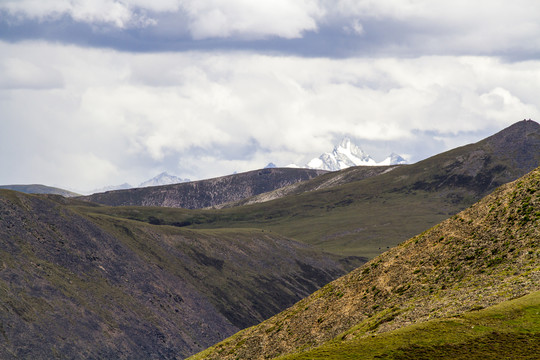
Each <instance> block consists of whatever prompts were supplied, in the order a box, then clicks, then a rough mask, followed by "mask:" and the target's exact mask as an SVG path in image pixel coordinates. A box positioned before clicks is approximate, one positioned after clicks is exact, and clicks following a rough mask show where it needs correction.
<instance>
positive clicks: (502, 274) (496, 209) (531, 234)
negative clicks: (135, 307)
mask: <svg viewBox="0 0 540 360" xmlns="http://www.w3.org/2000/svg"><path fill="white" fill-rule="evenodd" d="M539 290H540V169H536V170H534V171H533V172H531V173H530V174H528V175H526V176H525V177H523V178H521V179H519V180H518V181H515V182H513V183H511V184H508V185H505V186H503V187H501V188H499V189H497V190H496V191H495V192H494V193H493V194H491V195H489V196H487V197H485V198H484V199H482V200H481V201H480V202H478V203H476V204H474V205H473V206H472V207H470V208H468V209H467V210H465V211H463V212H461V213H459V214H457V215H455V216H453V217H452V218H451V219H448V220H446V221H444V222H442V223H441V224H439V225H437V226H435V227H433V228H431V229H429V230H428V231H425V232H423V233H422V234H420V235H418V236H415V237H413V238H411V239H409V240H408V241H406V242H404V243H402V244H400V245H399V246H398V247H396V248H393V249H391V250H389V251H387V252H385V253H384V254H382V255H380V256H378V257H377V258H375V259H373V260H372V261H370V262H369V263H367V264H365V265H364V266H362V267H360V268H358V269H356V270H354V271H352V272H351V273H349V274H348V275H346V276H344V277H342V278H340V279H338V280H336V281H334V282H332V283H330V284H328V285H326V286H325V287H323V288H322V289H321V290H319V291H317V292H315V293H314V294H312V295H310V296H309V297H307V298H306V299H303V300H302V301H300V302H298V303H297V304H295V305H294V306H293V307H291V308H289V309H287V310H286V311H284V312H282V313H280V314H278V315H276V316H274V317H272V318H271V319H269V320H267V321H265V322H263V323H261V324H259V325H257V326H255V327H252V328H249V329H246V330H244V331H242V332H240V333H238V334H236V335H235V336H233V337H231V338H229V339H227V340H225V341H224V342H222V343H220V344H218V345H216V346H214V347H212V348H210V349H209V350H207V351H205V352H203V353H201V354H199V355H197V356H195V357H194V359H236V358H241V359H248V358H249V359H270V358H276V357H279V356H282V355H286V354H295V353H301V352H303V351H306V350H310V349H313V348H316V347H318V346H320V345H323V344H325V343H326V342H328V341H331V340H332V339H334V340H335V341H338V340H339V339H341V340H354V339H362V338H366V337H370V336H379V335H378V334H382V333H388V332H390V331H393V330H396V329H400V328H404V327H406V326H409V325H412V324H419V323H423V322H426V321H428V320H432V319H443V318H448V317H452V316H457V315H460V314H464V313H466V312H468V311H472V310H477V309H480V308H485V307H489V306H493V305H495V304H499V303H503V302H505V301H508V300H510V299H513V298H518V297H521V296H524V295H527V294H531V293H533V292H536V291H539ZM487 333H489V332H487ZM493 336H495V337H496V338H497V334H495V335H493ZM500 339H503V337H501V338H499V340H500ZM535 339H536V338H535V337H534V336H533V337H532V338H525V339H522V340H523V341H524V342H525V343H527V342H529V341H534V340H535ZM488 340H489V338H488ZM499 340H497V339H495V340H493V341H499ZM518 340H519V339H518ZM518 340H516V341H518ZM490 341H491V340H490ZM512 341H514V340H512ZM499 342H501V341H499ZM502 342H504V341H502ZM443 345H444V346H446V343H444V344H443ZM463 346H466V345H463ZM465 349H467V347H465ZM321 351H322V350H321ZM505 356H507V357H508V356H509V354H508V353H506V354H505Z"/></svg>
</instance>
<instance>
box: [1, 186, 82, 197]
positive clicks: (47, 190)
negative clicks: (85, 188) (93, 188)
mask: <svg viewBox="0 0 540 360" xmlns="http://www.w3.org/2000/svg"><path fill="white" fill-rule="evenodd" d="M0 189H6V190H15V191H20V192H23V193H26V194H53V195H62V196H65V197H74V196H80V194H77V193H74V192H72V191H68V190H64V189H59V188H55V187H51V186H46V185H39V184H33V185H0Z"/></svg>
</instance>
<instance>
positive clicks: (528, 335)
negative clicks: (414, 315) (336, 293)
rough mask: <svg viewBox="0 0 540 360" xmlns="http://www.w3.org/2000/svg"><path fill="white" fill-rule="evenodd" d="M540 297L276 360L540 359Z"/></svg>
mask: <svg viewBox="0 0 540 360" xmlns="http://www.w3.org/2000/svg"><path fill="white" fill-rule="evenodd" d="M539 357H540V292H539V291H537V292H534V293H532V294H530V295H526V296H523V297H521V298H518V299H514V300H510V301H505V302H502V303H500V304H497V305H494V306H492V307H489V308H486V309H482V310H475V311H471V312H467V313H463V314H461V315H459V316H455V317H449V318H443V319H437V320H430V321H426V322H424V323H420V324H415V325H409V326H406V327H403V328H401V329H398V330H394V331H391V332H388V333H383V334H377V335H372V336H366V337H358V338H348V334H347V333H344V334H342V335H341V336H338V337H336V338H335V339H333V340H331V341H329V342H327V343H325V344H324V345H322V346H320V347H318V348H316V349H313V350H311V351H307V352H305V353H298V354H293V355H289V356H283V357H280V358H279V359H280V360H293V359H294V360H300V359H302V360H304V359H305V360H307V359H310V360H317V359H321V360H322V359H325V360H332V359H340V360H346V359H351V360H352V359H354V360H364V359H365V360H368V359H401V360H407V359H411V360H420V359H441V360H443V359H448V360H450V359H452V360H457V359H463V360H473V359H478V360H480V359H482V360H483V359H501V360H502V359H509V358H511V359H531V360H532V359H538V358H539Z"/></svg>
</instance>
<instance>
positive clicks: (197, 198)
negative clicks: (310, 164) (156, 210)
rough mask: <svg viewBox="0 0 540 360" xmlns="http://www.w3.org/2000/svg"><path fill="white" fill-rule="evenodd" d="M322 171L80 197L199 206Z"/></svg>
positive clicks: (254, 174) (275, 172)
mask: <svg viewBox="0 0 540 360" xmlns="http://www.w3.org/2000/svg"><path fill="white" fill-rule="evenodd" d="M324 173H326V171H323V170H311V169H288V168H272V169H261V170H256V171H249V172H245V173H241V174H234V175H229V176H223V177H218V178H214V179H209V180H201V181H193V182H188V183H180V184H174V185H165V186H154V187H147V188H136V189H127V190H116V191H108V192H105V193H99V194H93V195H89V196H85V197H81V199H84V200H87V201H91V202H95V203H98V204H103V205H110V206H166V207H177V208H186V209H200V208H206V207H212V206H216V205H219V204H223V203H228V202H233V201H238V200H241V199H244V198H247V197H250V196H253V195H257V194H261V193H264V192H268V191H272V190H274V189H278V188H281V187H284V186H287V185H290V184H294V183H297V182H300V181H305V180H309V179H312V178H314V177H317V176H319V175H321V174H324Z"/></svg>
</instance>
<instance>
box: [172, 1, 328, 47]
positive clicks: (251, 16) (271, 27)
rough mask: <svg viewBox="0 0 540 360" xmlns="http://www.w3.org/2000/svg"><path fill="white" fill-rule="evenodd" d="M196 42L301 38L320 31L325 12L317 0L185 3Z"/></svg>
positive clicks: (183, 3) (183, 4)
mask: <svg viewBox="0 0 540 360" xmlns="http://www.w3.org/2000/svg"><path fill="white" fill-rule="evenodd" d="M182 6H183V7H184V8H185V9H186V11H187V13H188V14H189V18H190V29H191V33H192V35H193V36H194V38H196V39H203V38H209V37H230V36H240V37H245V38H261V37H266V36H279V37H283V38H287V39H290V38H298V37H301V36H302V33H303V32H305V31H313V30H316V29H317V20H318V19H319V18H320V17H322V15H323V11H322V9H321V8H320V6H319V5H318V4H317V2H316V1H314V0H297V1H289V0H273V1H245V0H208V1H200V0H185V1H183V2H182Z"/></svg>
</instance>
